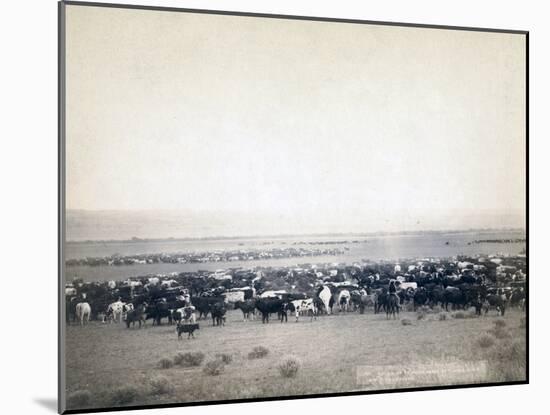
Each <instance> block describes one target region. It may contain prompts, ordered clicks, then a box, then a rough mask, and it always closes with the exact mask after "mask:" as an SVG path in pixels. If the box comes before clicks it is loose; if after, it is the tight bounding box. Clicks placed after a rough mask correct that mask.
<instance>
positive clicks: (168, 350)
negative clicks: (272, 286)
mask: <svg viewBox="0 0 550 415" xmlns="http://www.w3.org/2000/svg"><path fill="white" fill-rule="evenodd" d="M441 314H445V319H444V320H443V317H440V315H441ZM453 314H455V312H449V313H429V314H426V315H424V317H423V318H422V319H418V317H417V316H418V314H417V313H414V312H402V313H401V315H400V319H398V320H387V319H386V316H385V314H377V315H375V314H373V313H372V311H369V312H367V313H366V314H364V315H361V314H359V313H348V314H336V315H332V316H321V317H319V318H318V319H317V320H315V321H310V319H309V318H306V317H301V318H300V321H299V322H298V323H296V322H295V321H294V317H293V316H292V317H289V321H288V323H284V324H281V323H280V322H279V321H277V320H276V319H275V318H274V319H273V320H272V321H271V322H270V323H269V324H262V323H261V320H255V321H248V322H243V321H242V313H241V312H240V311H238V310H232V311H230V312H229V313H228V316H227V322H226V325H225V326H224V327H212V321H211V320H204V321H200V322H199V323H200V330H199V331H198V332H196V334H195V335H196V338H195V339H189V340H188V339H185V338H184V339H183V340H178V339H177V335H176V333H175V327H174V326H168V325H166V324H165V325H163V326H160V327H159V326H156V327H153V326H151V323H150V322H148V325H147V326H146V327H145V328H142V329H138V328H137V327H136V328H135V329H126V326H125V325H124V324H101V323H98V322H91V323H90V324H89V325H88V326H85V327H80V326H70V327H68V328H67V339H66V350H67V352H66V358H67V373H66V376H67V394H68V395H71V394H73V393H74V392H75V391H88V392H89V396H90V397H91V398H90V399H89V402H87V403H86V404H84V405H83V406H84V407H106V406H113V405H116V401H114V400H113V391H116V390H117V389H118V388H122V387H125V386H130V387H132V388H135V389H136V392H137V393H135V395H136V396H132V397H131V398H129V399H130V402H128V403H127V404H128V405H147V404H162V403H172V402H197V401H204V400H227V399H246V398H258V397H269V396H289V395H306V394H318V393H331V392H348V391H357V390H381V389H392V388H396V387H400V388H406V387H418V386H440V385H451V384H461V383H462V384H470V383H486V382H495V381H502V380H506V381H510V380H518V381H520V380H524V379H525V372H524V369H522V367H523V366H521V365H520V366H519V367H520V369H519V371H518V370H516V371H515V372H513V373H512V375H507V376H508V377H507V378H502V377H500V376H501V375H500V374H499V373H495V371H494V370H493V366H491V365H490V363H491V362H489V361H488V360H487V359H488V358H487V354H484V350H485V349H484V350H481V348H480V347H479V346H478V340H479V338H480V336H483V335H485V336H487V333H490V330H491V329H493V328H494V327H495V321H496V320H503V321H504V323H500V324H502V326H503V327H504V330H505V332H504V334H505V337H506V339H512V340H513V341H515V342H516V343H517V342H520V346H523V347H524V342H525V327H524V325H523V324H522V322H521V319H522V317H524V313H523V312H521V311H519V310H510V311H507V314H506V315H505V316H504V317H497V316H496V313H495V312H490V314H489V315H488V316H483V317H477V318H455V317H453ZM464 314H466V316H468V312H465V313H464ZM273 317H276V316H273ZM402 320H408V321H407V322H406V323H410V324H407V325H405V324H403V321H402ZM497 324H499V323H497ZM501 333H502V331H501ZM491 341H492V340H491ZM499 341H500V340H498V339H496V341H495V344H494V345H492V344H491V342H489V343H490V345H489V346H484V347H487V349H486V350H491V349H490V348H492V349H494V351H496V352H499V351H500V350H501V349H499V348H502V350H509V349H505V348H503V346H501V345H500V343H499ZM506 341H508V340H506ZM521 342H523V343H521ZM256 346H264V347H266V348H267V349H269V353H268V354H267V356H265V357H263V358H260V359H249V358H248V353H249V352H250V351H251V350H252V349H253V348H254V347H256ZM514 350H515V349H514ZM520 350H521V349H520ZM188 351H190V352H202V353H204V354H205V359H204V362H203V363H202V365H201V366H198V367H191V368H186V367H181V366H179V365H175V366H173V367H171V368H168V369H161V368H160V367H159V361H160V360H161V359H162V358H168V359H173V357H174V356H175V355H176V354H177V353H178V352H188ZM220 353H225V354H229V355H231V357H232V361H231V362H230V363H229V364H227V365H225V366H224V370H223V372H222V373H221V374H219V375H217V376H211V375H209V374H206V373H204V372H203V367H204V365H205V363H206V362H208V361H210V360H212V359H215V358H216V355H217V354H220ZM505 353H508V352H505ZM520 353H521V352H520ZM493 355H494V354H493ZM287 356H292V357H293V358H295V360H296V361H297V362H298V364H299V366H300V368H299V370H298V372H297V375H296V376H295V377H292V378H286V377H283V376H282V375H281V373H280V371H279V367H278V366H279V363H280V361H281V359H283V358H284V357H287ZM504 358H507V357H506V356H504ZM520 358H521V356H520ZM158 376H162V377H165V378H166V379H165V381H166V380H167V381H168V384H169V390H168V391H166V393H160V392H158V391H155V390H154V388H153V389H152V387H151V379H154V378H158ZM510 376H512V377H513V379H510ZM516 378H517V379H516ZM88 392H86V393H88ZM69 409H71V407H70V406H69Z"/></svg>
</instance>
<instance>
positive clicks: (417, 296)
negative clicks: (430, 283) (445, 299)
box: [413, 287, 428, 311]
mask: <svg viewBox="0 0 550 415" xmlns="http://www.w3.org/2000/svg"><path fill="white" fill-rule="evenodd" d="M427 302H428V294H427V293H426V289H425V288H424V287H420V288H419V289H417V290H416V291H415V293H414V297H413V304H414V310H415V311H416V307H418V306H423V305H425V304H426V303H427Z"/></svg>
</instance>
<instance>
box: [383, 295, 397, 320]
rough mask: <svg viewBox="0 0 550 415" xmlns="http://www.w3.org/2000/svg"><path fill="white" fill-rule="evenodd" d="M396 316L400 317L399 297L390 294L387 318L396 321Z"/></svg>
mask: <svg viewBox="0 0 550 415" xmlns="http://www.w3.org/2000/svg"><path fill="white" fill-rule="evenodd" d="M396 316H399V297H398V296H396V295H392V294H389V295H388V298H387V304H386V318H387V319H389V318H390V317H393V318H394V319H395V318H396Z"/></svg>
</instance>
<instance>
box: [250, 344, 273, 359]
mask: <svg viewBox="0 0 550 415" xmlns="http://www.w3.org/2000/svg"><path fill="white" fill-rule="evenodd" d="M268 354H269V349H268V348H267V347H264V346H256V347H254V349H252V351H251V352H250V353H248V358H249V359H262V358H264V357H266V356H267V355H268Z"/></svg>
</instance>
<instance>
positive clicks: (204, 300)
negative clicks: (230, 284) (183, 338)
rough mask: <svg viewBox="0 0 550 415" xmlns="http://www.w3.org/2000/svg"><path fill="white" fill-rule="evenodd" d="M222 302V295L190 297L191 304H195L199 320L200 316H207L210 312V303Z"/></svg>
mask: <svg viewBox="0 0 550 415" xmlns="http://www.w3.org/2000/svg"><path fill="white" fill-rule="evenodd" d="M219 302H222V303H223V302H224V298H223V297H191V304H193V306H195V308H196V309H197V311H198V312H199V320H200V319H202V318H207V317H208V314H209V313H210V308H211V307H212V304H215V303H219Z"/></svg>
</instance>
